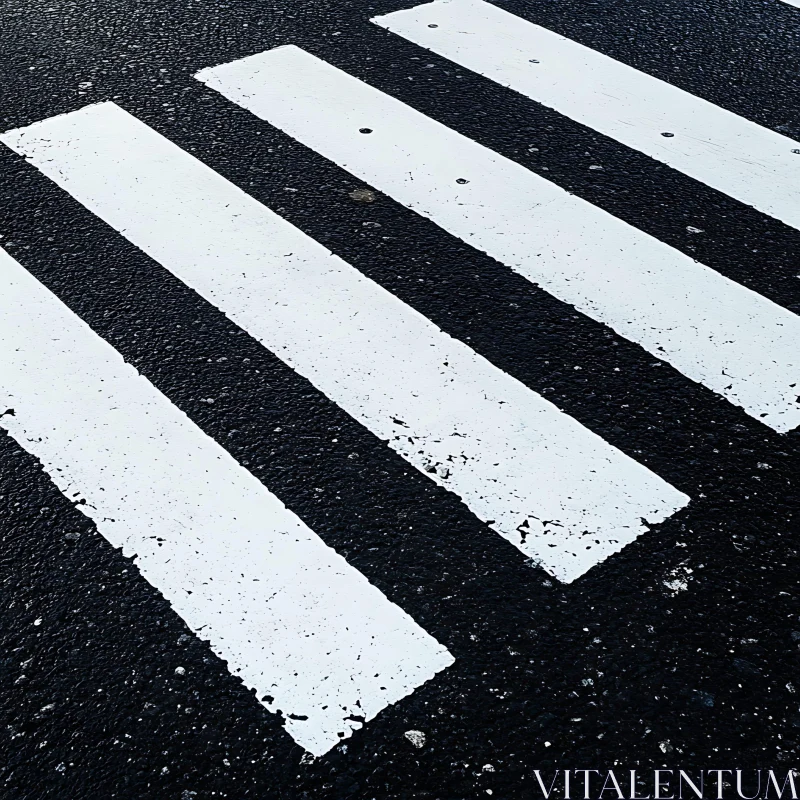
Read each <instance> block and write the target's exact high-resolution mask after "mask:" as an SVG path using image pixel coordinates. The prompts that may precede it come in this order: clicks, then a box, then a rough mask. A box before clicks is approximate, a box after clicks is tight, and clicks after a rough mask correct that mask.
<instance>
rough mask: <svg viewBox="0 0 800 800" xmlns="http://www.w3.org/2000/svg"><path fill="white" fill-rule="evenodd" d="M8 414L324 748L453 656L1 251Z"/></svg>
mask: <svg viewBox="0 0 800 800" xmlns="http://www.w3.org/2000/svg"><path fill="white" fill-rule="evenodd" d="M0 341H2V347H0V409H2V410H3V411H5V410H6V409H13V414H12V413H11V412H7V413H5V414H4V415H3V416H2V417H0V425H2V427H3V428H5V429H6V430H7V431H8V432H9V433H10V434H11V436H12V437H13V438H14V439H15V440H16V441H17V442H18V443H19V444H20V445H21V446H22V447H23V448H25V450H27V451H28V452H30V453H32V454H33V455H34V456H36V457H37V458H38V459H39V460H40V461H41V462H42V464H43V466H44V469H45V471H46V472H47V473H48V474H49V475H50V477H51V478H52V480H53V482H54V483H55V484H56V486H58V488H59V489H60V490H61V491H62V492H63V493H64V495H66V496H67V497H69V498H70V499H71V500H75V499H76V498H82V499H84V500H85V501H86V502H85V504H83V505H79V506H78V508H79V509H80V510H81V511H82V512H83V513H84V514H86V515H87V516H88V517H89V518H91V519H92V520H93V521H94V522H95V524H96V525H97V529H98V530H99V531H100V533H101V534H102V535H103V536H105V537H106V539H108V540H109V541H110V542H111V543H112V544H113V545H114V546H115V547H122V548H123V550H124V552H125V554H126V555H128V556H131V555H134V554H135V555H136V556H137V559H136V561H137V564H138V567H139V569H140V570H141V572H142V574H143V575H144V577H145V578H146V579H147V580H148V581H150V583H152V584H153V586H155V587H156V588H158V589H159V590H160V591H161V592H162V593H163V594H164V596H165V597H166V598H167V599H168V600H169V601H170V603H171V604H172V606H173V608H174V609H175V611H176V612H177V613H178V614H180V616H181V617H183V619H184V620H185V621H186V624H187V625H189V627H190V628H191V629H192V630H193V631H195V632H197V633H199V634H200V635H202V636H203V637H204V638H207V639H209V640H210V642H211V646H212V648H213V649H214V651H215V652H216V653H217V654H218V655H219V656H220V657H222V658H223V659H225V660H226V661H227V662H228V666H229V668H230V670H231V671H232V672H234V673H235V674H236V675H238V676H239V677H241V679H242V680H243V681H244V683H245V684H246V685H247V686H248V687H250V688H255V689H256V690H257V692H258V697H259V698H263V697H265V696H270V697H272V698H273V699H272V700H268V701H263V702H264V705H265V706H266V707H267V708H268V709H270V710H271V711H278V710H280V711H282V712H283V713H284V714H286V715H289V714H294V715H295V716H296V717H308V719H306V720H303V719H287V720H286V722H285V727H286V730H287V731H288V732H289V733H290V734H291V735H292V736H293V737H294V739H295V740H296V741H297V742H298V744H300V745H301V746H302V747H304V748H305V749H306V750H309V751H310V752H312V753H314V754H315V755H322V754H323V753H325V752H326V751H328V750H329V749H330V748H331V747H333V746H334V745H335V744H336V743H337V742H339V741H341V738H342V737H343V736H349V735H350V734H351V733H352V731H353V730H354V729H357V728H359V727H361V726H360V724H359V723H358V722H355V721H354V720H352V719H351V718H350V717H351V715H353V716H359V717H365V718H366V719H367V720H369V719H372V718H373V717H374V716H375V715H376V714H378V713H379V712H380V711H381V710H382V709H383V708H385V707H386V706H387V705H389V704H390V703H394V702H396V701H397V700H399V699H400V698H402V697H404V696H405V695H407V694H409V693H411V692H412V691H414V689H415V688H416V687H418V686H419V685H421V684H422V683H424V682H425V681H427V680H428V679H430V678H431V677H433V675H434V674H435V673H437V672H438V671H439V670H442V669H444V668H445V667H447V666H449V665H450V664H452V663H453V658H452V656H451V655H450V654H449V653H448V652H447V650H446V649H445V648H444V647H442V646H441V645H440V644H438V643H437V642H436V641H435V640H434V639H433V638H431V637H430V636H429V635H428V634H427V633H425V631H423V630H422V628H420V627H419V626H418V625H417V624H416V623H415V622H414V621H413V620H412V619H411V617H409V616H408V615H407V614H406V613H405V612H404V611H402V610H401V609H400V608H398V607H397V606H396V605H394V604H393V603H390V602H389V601H388V600H387V599H386V597H385V596H384V595H383V594H382V593H381V592H380V591H378V589H376V588H375V587H374V586H372V585H370V584H369V583H368V582H367V580H366V579H365V578H364V576H363V575H361V573H360V572H358V571H357V570H356V569H354V568H353V567H351V566H350V565H349V564H348V563H347V562H346V561H345V560H344V559H343V558H342V557H341V556H339V555H337V554H336V553H335V552H334V551H333V550H332V549H331V548H329V547H327V546H326V545H325V544H324V543H323V542H322V541H321V540H320V539H319V538H318V537H317V536H316V534H314V533H313V531H311V530H309V528H307V527H306V526H305V525H304V524H303V522H301V520H299V519H298V518H297V517H296V516H295V515H294V514H293V513H292V512H291V511H289V510H287V509H286V508H285V507H284V506H283V505H282V504H281V503H280V501H279V500H278V499H277V498H276V497H275V496H274V495H272V494H270V493H269V492H268V491H267V490H266V489H265V488H264V487H263V486H262V485H261V484H260V483H259V482H258V481H257V480H256V479H255V478H254V477H253V476H252V475H251V474H250V473H249V472H247V471H246V470H245V469H243V468H242V467H241V466H239V464H237V463H236V461H234V459H233V458H232V457H231V456H230V455H229V454H228V453H227V452H226V451H225V450H223V449H222V448H221V447H220V446H219V445H218V444H216V442H214V441H213V440H212V439H211V438H209V437H208V436H206V435H205V434H204V433H203V432H202V431H201V430H200V429H199V428H198V427H197V426H196V425H194V423H192V422H191V421H190V420H189V419H188V418H187V417H186V416H185V415H184V414H183V413H182V412H181V411H179V410H178V409H177V408H176V407H175V406H174V405H173V404H172V403H170V402H169V400H167V398H166V397H164V396H163V395H162V394H161V393H160V392H158V391H157V390H156V389H155V388H154V387H153V386H152V385H151V384H150V383H149V382H148V381H147V380H146V379H145V378H144V377H142V376H141V375H139V374H138V373H137V372H136V371H135V370H134V369H133V367H131V366H130V365H128V364H126V363H125V362H124V361H123V360H122V358H121V357H120V355H119V354H118V353H117V352H116V351H115V350H114V349H113V348H112V347H111V346H110V345H108V344H107V343H106V342H104V341H103V340H102V339H101V338H100V337H99V336H97V334H95V333H94V332H93V331H92V330H91V329H90V328H89V327H88V326H87V325H86V324H85V323H84V322H83V321H82V320H80V319H79V318H78V317H77V316H76V315H75V314H73V312H72V311H70V310H69V309H68V308H67V307H66V306H65V305H64V304H63V303H61V302H60V301H59V300H58V299H57V298H56V297H55V296H54V295H52V294H51V293H50V292H49V291H48V290H47V289H45V288H44V286H42V285H41V284H40V283H39V282H38V281H36V280H35V279H34V278H33V277H32V276H31V275H30V274H29V273H27V272H26V271H25V270H24V269H23V268H22V267H21V266H20V265H19V264H18V263H17V262H16V261H14V260H13V259H12V258H11V257H10V256H9V255H8V254H7V253H5V252H4V251H2V250H0Z"/></svg>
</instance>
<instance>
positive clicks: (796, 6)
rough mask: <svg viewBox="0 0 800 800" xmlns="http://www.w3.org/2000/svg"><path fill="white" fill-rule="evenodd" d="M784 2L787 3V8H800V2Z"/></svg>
mask: <svg viewBox="0 0 800 800" xmlns="http://www.w3.org/2000/svg"><path fill="white" fill-rule="evenodd" d="M782 2H784V3H786V5H787V6H794V7H795V8H800V0H782Z"/></svg>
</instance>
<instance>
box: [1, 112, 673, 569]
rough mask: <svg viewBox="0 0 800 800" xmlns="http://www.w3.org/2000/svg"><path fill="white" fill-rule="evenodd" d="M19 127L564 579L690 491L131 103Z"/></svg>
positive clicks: (116, 222) (139, 237)
mask: <svg viewBox="0 0 800 800" xmlns="http://www.w3.org/2000/svg"><path fill="white" fill-rule="evenodd" d="M1 138H2V140H3V141H5V142H6V143H7V144H9V145H10V146H12V147H13V148H15V149H16V150H17V151H19V152H20V153H23V154H25V155H26V156H27V157H28V158H29V159H30V161H31V162H32V163H33V164H35V165H36V166H37V167H38V168H39V169H40V170H42V172H44V173H45V174H46V175H48V176H49V177H50V178H52V179H53V180H54V181H55V182H56V183H58V184H59V185H61V186H62V187H64V188H65V189H66V190H67V191H68V192H70V193H71V194H72V195H73V196H74V197H75V198H77V199H78V200H79V201H80V202H82V203H83V204H84V205H86V206H87V207H88V208H90V209H91V210H92V211H94V212H95V213H96V214H98V215H99V216H100V217H101V218H102V219H104V220H106V221H107V222H108V223H109V224H110V225H112V226H113V227H114V228H115V229H117V230H118V231H120V232H121V233H123V234H124V235H125V236H126V237H127V238H128V239H129V240H130V241H131V242H133V243H134V244H136V245H137V246H138V247H140V248H141V249H143V250H144V251H145V252H147V253H148V254H149V255H150V256H152V257H153V258H154V259H156V260H157V261H158V262H160V263H161V264H163V265H164V266H165V267H166V268H167V269H168V270H170V271H171V272H173V273H174V274H175V275H176V276H178V277H179V278H180V279H181V280H183V281H185V282H186V283H187V284H188V285H189V286H191V287H192V288H194V289H195V290H196V291H197V292H199V293H200V294H201V295H202V296H203V297H205V298H206V299H207V300H209V301H210V302H211V303H213V304H214V305H216V306H217V307H218V308H220V309H222V310H223V311H224V312H225V313H226V314H227V315H228V316H229V317H230V318H231V319H232V320H233V321H234V322H236V324H238V325H239V326H241V327H242V328H243V329H245V330H246V331H248V332H249V333H251V335H253V336H254V337H255V338H257V339H258V340H259V341H261V342H262V343H263V344H264V345H265V346H266V347H267V348H269V349H270V350H271V351H272V352H274V353H276V354H277V355H278V356H279V357H280V358H281V359H283V360H284V361H285V362H286V363H287V364H289V365H290V366H292V367H293V368H294V369H296V370H297V371H298V372H299V373H300V374H302V375H304V376H305V377H307V378H308V379H309V380H310V381H311V382H312V383H313V384H314V385H315V386H317V387H318V388H319V389H320V390H321V391H322V392H324V393H325V394H327V395H328V397H330V398H331V399H332V400H333V401H334V402H336V403H337V404H338V405H339V406H341V407H342V408H343V409H345V410H346V411H347V412H348V413H349V414H351V415H352V416H353V417H354V418H355V419H357V420H359V421H360V422H361V423H362V424H363V425H365V426H366V427H367V428H368V429H369V430H371V431H372V432H373V433H374V434H376V435H377V436H378V437H379V438H381V439H383V440H385V441H387V442H388V443H389V444H390V446H391V447H393V448H394V449H395V450H396V451H397V452H398V453H399V454H400V455H402V456H403V457H404V458H405V459H406V460H407V461H409V462H410V463H411V464H413V465H414V466H415V467H416V468H417V469H419V470H420V471H422V472H424V473H425V474H426V475H428V476H429V477H430V478H431V479H433V480H435V481H436V482H437V483H439V484H440V485H442V486H446V487H447V488H449V489H450V490H451V491H453V492H455V493H456V494H457V495H459V496H460V497H461V498H462V499H463V500H464V502H465V503H466V504H467V505H468V506H469V508H470V509H471V510H472V511H473V512H474V513H475V514H476V515H477V516H479V517H480V518H481V519H483V520H485V521H487V522H489V523H490V524H491V525H492V527H493V528H494V529H495V530H496V531H498V532H499V533H500V534H501V535H503V536H504V537H506V538H507V539H508V540H509V541H511V542H512V543H513V544H514V545H515V546H517V547H518V548H519V549H520V550H522V551H523V552H524V553H526V554H527V555H529V556H531V557H533V558H535V559H537V560H538V561H539V562H540V563H541V564H542V565H543V566H544V567H545V569H547V570H548V571H549V572H550V573H551V574H553V575H554V576H556V577H558V578H559V579H561V580H564V581H570V580H573V579H575V578H577V577H578V576H580V575H581V574H583V573H584V572H586V570H588V569H589V568H590V567H592V566H593V565H594V564H596V563H598V562H599V561H601V560H602V559H604V558H606V557H607V556H608V555H610V554H612V553H614V552H617V551H618V550H620V549H621V548H622V547H624V546H625V545H626V544H627V543H629V542H631V541H632V540H633V539H634V538H636V536H638V535H639V534H640V533H642V532H644V531H645V530H646V529H647V527H646V523H645V522H644V520H646V521H647V522H649V523H656V522H659V521H662V520H664V519H665V518H666V517H668V516H669V515H671V514H672V513H674V512H675V511H676V510H678V509H679V508H681V507H683V506H684V505H685V504H686V503H687V502H688V498H687V497H686V496H685V495H684V494H682V493H681V492H679V491H677V490H676V489H674V488H673V487H671V486H670V485H669V484H667V483H666V482H665V481H664V480H662V479H661V478H659V477H658V476H657V475H655V474H654V473H652V472H651V471H649V470H648V469H646V468H645V467H644V466H642V465H641V464H638V463H637V462H636V461H634V460H633V459H631V458H629V457H628V456H626V455H624V454H623V453H621V452H620V451H619V450H617V449H615V448H613V447H612V446H611V445H609V444H608V443H607V442H605V441H604V440H603V439H601V438H600V437H599V436H597V435H596V434H594V433H592V432H590V431H589V430H587V429H586V428H584V427H583V426H582V425H580V424H579V423H578V422H577V421H575V420H574V419H572V418H571V417H569V416H568V415H566V414H564V413H562V412H561V411H559V410H558V409H557V408H556V407H555V406H553V405H552V404H551V403H549V402H547V401H546V400H544V399H543V398H542V397H541V396H539V395H538V394H536V393H535V392H533V391H531V390H529V389H528V388H526V387H525V386H524V385H523V384H521V383H519V382H518V381H517V380H515V379H514V378H512V377H511V376H509V375H507V374H506V373H504V372H502V371H501V370H499V369H497V368H496V367H494V366H493V365H492V364H490V363H489V362H488V361H486V360H485V359H483V358H481V357H480V356H478V355H477V354H476V353H475V352H474V351H473V350H471V349H470V348H469V347H467V346H466V345H464V344H463V343H461V342H459V341H457V340H454V339H452V338H451V337H449V336H447V335H446V334H445V333H443V332H442V331H441V330H440V329H439V328H437V327H436V326H435V325H433V324H432V323H431V322H430V321H429V320H427V319H426V318H425V317H423V316H422V315H421V314H419V313H417V312H416V311H415V310H413V309H412V308H410V307H409V306H407V305H406V304H404V303H403V302H401V301H400V300H398V299H397V298H396V297H394V296H393V295H392V294H390V293H389V292H387V291H386V290H385V289H383V288H382V287H381V286H379V285H378V284H376V283H375V282H373V281H371V280H368V279H367V278H366V277H365V276H363V275H362V274H361V273H360V272H358V271H357V270H356V269H354V268H353V267H352V266H351V265H349V264H347V263H346V262H344V261H342V260H341V259H340V258H338V257H336V256H334V255H333V254H331V253H330V252H329V251H327V250H326V249H325V248H324V247H322V246H321V245H320V244H319V243H318V242H316V241H314V240H313V239H311V238H310V237H309V236H307V235H306V234H304V233H303V232H302V231H300V230H299V229H297V228H296V227H294V226H293V225H291V224H290V223H288V222H287V221H286V220H284V219H282V218H281V217H279V216H278V215H276V214H275V213H273V212H272V211H270V210H269V209H267V208H265V207H264V206H263V205H261V204H260V203H258V202H257V201H255V200H254V199H253V198H251V197H249V196H248V195H247V194H245V193H244V192H243V191H241V190H240V189H239V188H237V187H236V186H234V185H233V184H231V183H230V182H229V181H227V180H225V179H224V178H222V177H221V176H220V175H219V174H217V173H216V172H214V171H213V170H211V169H210V168H209V167H207V166H206V165H204V164H202V163H201V162H200V161H198V160H197V159H195V158H194V157H193V156H191V155H189V154H188V153H186V152H184V151H183V150H181V149H180V148H179V147H177V146H176V145H175V144H173V143H171V142H169V141H168V140H167V139H165V138H164V137H162V136H161V135H160V134H158V133H156V132H155V131H153V130H152V129H151V128H149V127H148V126H146V125H145V124H144V123H142V122H140V121H138V120H136V119H135V118H134V117H132V116H131V115H129V114H128V113H127V112H125V111H123V110H122V109H120V108H118V107H117V106H115V105H113V104H111V103H107V104H102V105H98V106H92V107H88V108H85V109H83V110H81V111H78V112H74V113H72V114H68V115H65V116H61V117H55V118H53V119H50V120H46V121H44V122H42V123H37V124H35V125H32V126H30V127H29V128H26V129H21V130H19V131H13V132H10V133H7V134H5V135H3V136H2V137H1ZM331 446H335V445H333V444H332V445H331Z"/></svg>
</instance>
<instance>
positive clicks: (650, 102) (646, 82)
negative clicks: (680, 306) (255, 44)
mask: <svg viewBox="0 0 800 800" xmlns="http://www.w3.org/2000/svg"><path fill="white" fill-rule="evenodd" d="M372 21H373V22H375V23H377V24H378V25H381V26H382V27H384V28H388V29H389V30H390V31H393V32H394V33H396V34H398V35H400V36H402V37H404V38H406V39H409V40H410V41H412V42H415V43H416V44H418V45H421V46H422V47H426V48H427V49H428V50H432V51H433V52H435V53H438V54H439V55H441V56H444V57H445V58H448V59H450V60H451V61H454V62H456V63H457V64H460V65H461V66H462V67H466V68H467V69H470V70H472V71H473V72H477V73H479V74H481V75H485V76H486V77H488V78H491V79H492V80H495V81H497V82H498V83H501V84H502V85H503V86H508V87H510V88H511V89H514V90H515V91H517V92H519V93H520V94H523V95H525V96H526V97H530V98H531V99H533V100H536V101H537V102H539V103H542V104H543V105H546V106H549V107H550V108H553V109H555V110H556V111H558V112H559V113H560V114H564V115H565V116H567V117H570V118H571V119H574V120H576V121H577V122H580V123H581V124H583V125H587V126H588V127H590V128H594V130H596V131H599V132H600V133H603V134H605V135H606V136H609V137H611V138H612V139H616V140H617V141H618V142H622V143H623V144H625V145H627V146H628V147H632V148H634V149H635V150H639V151H640V152H642V153H646V154H647V155H648V156H650V157H651V158H655V159H657V160H659V161H662V162H663V163H665V164H669V166H671V167H674V168H675V169H677V170H680V171H681V172H684V173H685V174H686V175H689V176H691V177H692V178H696V179H697V180H699V181H702V182H703V183H706V184H708V185H709V186H712V187H713V188H714V189H717V190H719V191H720V192H724V193H725V194H728V195H730V196H731V197H735V198H736V199H737V200H741V201H742V202H743V203H747V204H748V205H751V206H754V207H755V208H757V209H758V210H759V211H762V212H764V213H765V214H770V215H771V216H773V217H776V218H777V219H779V220H782V221H783V222H785V223H786V224H787V225H792V226H794V227H795V228H800V144H799V143H798V142H795V141H794V140H792V139H789V138H788V137H786V136H782V135H781V134H779V133H775V132H774V131H771V130H769V129H767V128H762V127H761V126H760V125H757V124H756V123H755V122H751V121H750V120H748V119H744V118H743V117H740V116H737V115H736V114H733V113H732V112H730V111H726V110H725V109H723V108H720V107H719V106H716V105H714V104H713V103H709V102H708V101H707V100H703V99H701V98H699V97H695V96H694V95H692V94H689V92H685V91H683V90H682V89H678V88H677V87H675V86H672V85H670V84H669V83H665V82H664V81H661V80H659V79H658V78H654V77H653V76H652V75H648V74H646V73H644V72H639V71H638V70H636V69H634V68H633V67H629V66H628V65H627V64H623V63H621V62H619V61H615V60H614V59H613V58H609V57H608V56H606V55H603V54H602V53H598V52H597V51H596V50H592V49H590V48H588V47H585V46H584V45H582V44H578V43H577V42H573V41H572V40H570V39H567V38H565V37H564V36H559V35H558V34H557V33H553V31H549V30H547V29H546V28H542V27H540V26H539V25H534V24H533V23H532V22H528V21H526V20H523V19H520V18H519V17H516V16H514V15H513V14H509V13H508V12H507V11H503V10H502V9H500V8H498V7H497V6H494V5H492V4H491V3H485V2H483V0H436V2H433V3H427V4H425V5H421V6H417V7H416V8H411V9H408V10H405V11H395V12H393V13H391V14H386V15H385V16H382V17H376V18H375V19H374V20H372ZM664 134H670V135H669V136H665V135H664Z"/></svg>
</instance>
